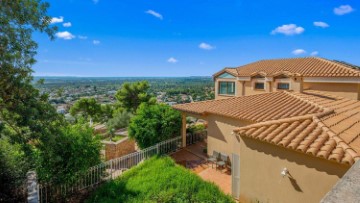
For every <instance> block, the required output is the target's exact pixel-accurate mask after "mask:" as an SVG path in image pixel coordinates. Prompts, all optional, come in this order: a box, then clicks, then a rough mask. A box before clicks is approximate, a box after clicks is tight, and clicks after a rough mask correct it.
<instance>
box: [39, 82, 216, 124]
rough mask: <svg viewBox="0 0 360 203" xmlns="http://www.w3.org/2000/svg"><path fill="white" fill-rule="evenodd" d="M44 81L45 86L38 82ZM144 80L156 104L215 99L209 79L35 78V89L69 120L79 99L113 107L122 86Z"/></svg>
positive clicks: (212, 85) (212, 84)
mask: <svg viewBox="0 0 360 203" xmlns="http://www.w3.org/2000/svg"><path fill="white" fill-rule="evenodd" d="M41 79H43V80H44V83H42V84H39V83H38V81H39V80H41ZM142 80H147V81H148V82H149V84H150V90H149V91H150V92H149V94H151V95H152V96H154V97H156V99H157V102H158V103H166V104H168V105H170V106H172V105H174V104H181V103H190V102H196V101H205V100H211V99H214V83H213V80H212V78H211V77H164V78H162V77H153V78H141V77H35V78H34V85H35V87H36V88H38V89H39V90H40V91H41V92H42V93H47V94H48V96H49V102H50V103H51V104H52V105H53V106H54V107H55V108H56V109H57V112H58V113H61V114H64V115H65V116H66V117H67V118H69V117H70V114H69V110H70V108H71V106H72V105H73V104H74V103H75V102H76V101H77V100H79V99H80V98H89V97H92V98H95V99H96V100H97V101H98V102H99V103H101V104H114V103H115V102H116V99H115V94H116V92H117V90H118V89H120V87H121V85H122V84H123V83H124V82H130V83H131V82H136V81H142Z"/></svg>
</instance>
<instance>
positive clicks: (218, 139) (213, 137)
mask: <svg viewBox="0 0 360 203" xmlns="http://www.w3.org/2000/svg"><path fill="white" fill-rule="evenodd" d="M205 119H206V120H207V122H208V138H207V142H208V154H209V155H212V153H213V150H216V151H217V152H221V153H226V154H227V155H228V156H229V157H231V154H232V153H236V154H239V150H238V149H239V147H240V144H239V138H237V137H236V136H235V135H232V132H233V130H234V129H235V128H237V127H242V126H245V125H249V124H251V123H250V122H246V121H242V120H237V119H232V118H227V117H223V116H217V115H208V116H207V117H206V118H205Z"/></svg>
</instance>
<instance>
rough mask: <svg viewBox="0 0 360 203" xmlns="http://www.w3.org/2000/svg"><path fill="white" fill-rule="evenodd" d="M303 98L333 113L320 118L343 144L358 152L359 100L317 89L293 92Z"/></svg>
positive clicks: (359, 151) (359, 131)
mask: <svg viewBox="0 0 360 203" xmlns="http://www.w3.org/2000/svg"><path fill="white" fill-rule="evenodd" d="M294 94H297V96H299V97H301V98H302V99H304V100H308V101H310V102H315V103H317V104H319V105H321V106H323V107H325V108H328V109H333V110H334V113H333V114H330V115H328V116H324V117H322V118H320V121H321V122H322V123H324V125H326V126H327V127H328V128H329V129H330V130H331V131H332V132H333V133H335V134H336V135H337V136H338V137H339V138H341V139H342V140H343V141H344V143H345V144H347V145H349V146H350V147H351V148H353V149H354V150H355V151H356V152H357V153H358V154H360V101H357V100H351V99H346V98H342V97H336V96H332V95H327V94H324V93H321V92H317V91H311V90H308V91H305V92H304V93H302V94H300V93H294Z"/></svg>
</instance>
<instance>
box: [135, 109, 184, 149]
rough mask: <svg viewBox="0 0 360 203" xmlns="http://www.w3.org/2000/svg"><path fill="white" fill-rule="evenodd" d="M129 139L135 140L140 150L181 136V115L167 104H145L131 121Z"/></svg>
mask: <svg viewBox="0 0 360 203" xmlns="http://www.w3.org/2000/svg"><path fill="white" fill-rule="evenodd" d="M128 130H129V137H131V138H133V139H135V141H136V142H137V144H138V145H139V147H140V148H142V149H143V148H146V147H150V146H152V145H154V144H156V143H158V142H161V141H164V140H167V139H169V138H172V137H175V136H179V135H180V132H181V114H180V112H178V111H176V110H174V109H172V108H171V107H170V106H168V105H165V104H150V105H149V104H146V103H143V104H141V105H140V106H139V108H138V110H137V111H136V115H135V116H134V117H133V118H132V119H131V120H130V125H129V128H128Z"/></svg>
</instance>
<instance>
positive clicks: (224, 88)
mask: <svg viewBox="0 0 360 203" xmlns="http://www.w3.org/2000/svg"><path fill="white" fill-rule="evenodd" d="M219 94H228V95H234V94H235V82H219Z"/></svg>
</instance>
